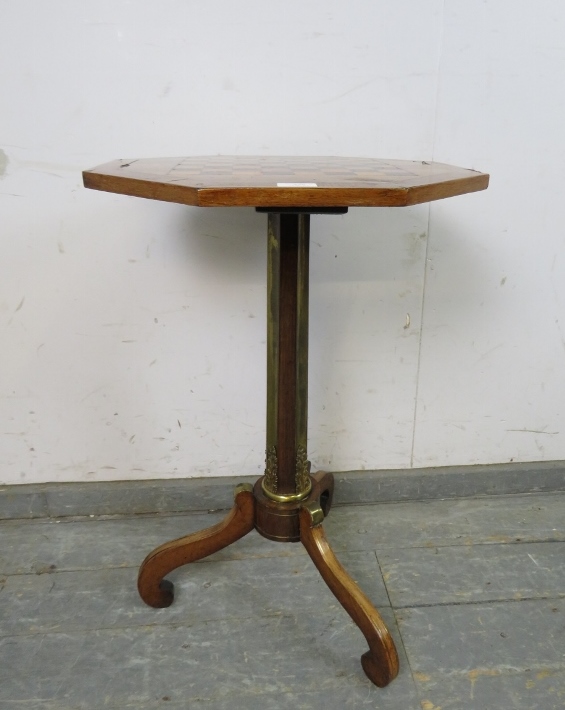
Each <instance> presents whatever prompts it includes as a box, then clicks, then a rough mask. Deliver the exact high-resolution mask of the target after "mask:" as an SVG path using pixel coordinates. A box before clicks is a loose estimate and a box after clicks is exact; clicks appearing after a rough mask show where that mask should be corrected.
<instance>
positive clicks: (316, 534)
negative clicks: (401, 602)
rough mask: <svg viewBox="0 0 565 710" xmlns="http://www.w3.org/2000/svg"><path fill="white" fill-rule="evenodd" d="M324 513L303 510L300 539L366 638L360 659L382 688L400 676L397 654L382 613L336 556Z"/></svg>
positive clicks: (313, 508) (315, 506)
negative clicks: (325, 526) (324, 521)
mask: <svg viewBox="0 0 565 710" xmlns="http://www.w3.org/2000/svg"><path fill="white" fill-rule="evenodd" d="M323 520H324V512H323V510H322V508H321V506H320V505H318V503H316V502H314V503H305V504H303V505H302V508H301V510H300V539H301V540H302V544H303V545H304V547H305V548H306V551H307V552H308V554H309V555H310V557H311V558H312V561H313V562H314V564H315V565H316V567H317V569H318V571H319V573H320V574H321V575H322V578H323V580H324V582H325V583H326V584H327V585H328V587H329V588H330V589H331V591H332V592H333V594H334V595H335V597H336V599H337V600H338V602H339V603H340V604H341V605H342V606H343V608H344V609H345V610H346V611H347V613H348V614H349V616H350V617H351V618H352V619H353V621H354V623H355V624H356V625H357V626H358V627H359V628H360V630H361V632H362V633H363V635H364V636H365V638H366V639H367V643H368V644H369V650H368V651H367V652H366V653H364V654H363V655H362V656H361V665H362V666H363V670H364V671H365V674H366V676H367V677H368V678H369V680H371V681H372V682H373V683H374V684H375V685H378V686H379V688H383V687H384V686H385V685H388V684H389V683H390V682H391V680H394V678H396V676H397V675H398V653H397V652H396V647H395V645H394V641H393V640H392V637H391V635H390V632H389V630H388V629H387V627H386V626H385V623H384V621H383V620H382V618H381V615H380V614H379V612H378V611H377V610H376V609H375V608H374V606H373V605H372V604H371V602H370V601H369V599H368V598H367V597H366V596H365V594H364V593H363V592H362V591H361V590H360V589H359V587H358V586H357V584H356V583H355V582H354V581H353V580H352V579H351V577H350V576H349V575H348V574H347V572H346V571H345V570H344V568H343V567H342V566H341V564H340V563H339V560H338V559H337V557H336V556H335V554H334V553H333V550H332V549H331V547H330V545H329V543H328V541H327V538H326V536H325V533H324V529H323V527H322V521H323Z"/></svg>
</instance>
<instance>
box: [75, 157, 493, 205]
mask: <svg viewBox="0 0 565 710" xmlns="http://www.w3.org/2000/svg"><path fill="white" fill-rule="evenodd" d="M83 179H84V184H85V187H88V188H92V189H94V190H103V191H106V192H116V193H120V194H125V195H133V196H136V197H145V198H149V199H153V200H164V201H167V202H179V203H181V204H186V205H197V206H201V207H225V206H253V207H338V206H339V207H401V206H406V205H414V204H419V203H422V202H430V201H432V200H439V199H443V198H445V197H453V196H455V195H462V194H464V193H467V192H476V191H477V190H484V189H486V188H487V186H488V180H489V176H488V175H486V174H485V173H480V172H477V171H475V170H468V169H465V168H458V167H454V166H452V165H445V164H443V163H435V162H426V161H415V160H381V159H375V158H340V157H329V158H320V157H306V156H303V157H270V156H207V157H185V158H140V159H127V160H114V161H112V162H111V163H106V164H104V165H99V166H98V167H96V168H92V169H91V170H85V171H84V172H83Z"/></svg>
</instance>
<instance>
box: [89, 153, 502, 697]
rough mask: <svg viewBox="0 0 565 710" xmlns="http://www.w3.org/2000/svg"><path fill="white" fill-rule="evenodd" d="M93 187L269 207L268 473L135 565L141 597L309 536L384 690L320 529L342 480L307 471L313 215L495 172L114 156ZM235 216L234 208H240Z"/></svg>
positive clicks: (385, 657)
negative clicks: (193, 566)
mask: <svg viewBox="0 0 565 710" xmlns="http://www.w3.org/2000/svg"><path fill="white" fill-rule="evenodd" d="M83 179H84V185H85V187H88V188H92V189H95V190H104V191H107V192H115V193H121V194H125V195H134V196H137V197H145V198H149V199H153V200H164V201H168V202H178V203H181V204H185V205H197V206H200V207H226V206H232V207H241V206H252V207H255V208H256V209H257V210H258V211H259V212H265V213H267V214H268V230H267V232H268V234H267V237H268V266H267V316H268V317H267V422H266V454H265V473H264V475H263V476H262V477H261V478H260V479H259V480H258V481H257V482H256V483H255V485H253V486H252V485H250V484H247V483H241V484H239V485H238V486H236V489H235V500H234V506H233V508H232V510H231V512H230V513H229V514H228V515H227V517H226V518H225V519H224V520H223V521H222V522H221V523H219V524H217V525H214V526H213V527H210V528H208V529H206V530H203V531H201V532H198V533H195V534H192V535H187V536H186V537H182V538H180V539H178V540H173V541H171V542H166V543H165V544H163V545H161V546H160V547H157V548H156V549H155V550H153V551H152V552H151V553H150V554H149V555H148V556H147V557H146V558H145V560H144V561H143V563H142V565H141V568H140V570H139V577H138V589H139V593H140V595H141V598H142V599H143V601H145V602H146V603H147V604H149V605H150V606H153V607H158V608H159V607H167V606H169V605H170V604H171V603H172V601H173V585H172V584H171V582H170V581H168V580H167V579H165V577H166V575H167V574H168V573H169V572H171V571H172V570H174V569H176V568H178V567H180V566H182V565H185V564H187V563H189V562H194V561H195V560H199V559H202V558H203V557H206V556H207V555H210V554H212V553H213V552H216V551H217V550H220V549H222V548H224V547H226V546H227V545H230V544H231V543H232V542H235V541H236V540H239V539H240V538H241V537H243V536H244V535H246V534H247V533H249V532H251V531H252V530H254V529H255V530H257V532H259V533H260V534H261V535H263V536H264V537H266V538H269V539H270V540H276V541H279V542H298V541H300V542H302V544H303V545H304V547H305V548H306V550H307V552H308V554H309V555H310V557H311V559H312V561H313V562H314V564H315V565H316V567H317V569H318V570H319V572H320V574H321V575H322V578H323V579H324V581H325V582H326V584H327V585H328V587H329V588H330V589H331V591H332V592H333V593H334V595H335V596H336V598H337V599H338V601H339V602H340V603H341V605H342V606H343V607H344V608H345V609H346V611H347V612H348V613H349V615H350V616H351V618H352V620H353V622H354V623H355V624H356V625H357V626H358V627H359V629H360V630H361V631H362V633H363V634H364V636H365V638H366V640H367V643H368V646H369V650H368V651H366V652H365V653H364V654H363V655H362V657H361V663H362V666H363V670H364V671H365V673H366V675H367V677H368V678H369V679H370V680H371V681H372V682H373V683H375V684H376V685H378V686H379V687H384V686H386V685H387V684H388V683H390V682H391V681H392V680H393V679H394V678H395V677H396V675H397V674H398V654H397V651H396V648H395V645H394V642H393V640H392V637H391V635H390V632H389V630H388V629H387V627H386V626H385V624H384V622H383V620H382V618H381V616H380V614H379V613H378V611H377V610H376V609H375V608H374V607H373V605H372V604H371V602H370V601H369V599H368V598H367V597H366V596H365V594H364V593H363V592H362V591H361V590H360V589H359V587H358V586H357V585H356V584H355V582H354V581H353V580H352V579H351V577H350V576H349V575H348V574H347V572H346V571H345V570H344V568H343V567H342V566H341V565H340V563H339V561H338V560H337V558H336V556H335V555H334V553H333V551H332V549H331V547H330V545H329V544H328V541H327V539H326V537H325V534H324V529H323V525H322V523H323V521H324V519H325V518H326V517H327V515H328V513H329V512H330V508H331V504H332V497H333V489H334V481H333V476H332V474H331V473H327V472H323V471H320V472H317V473H311V471H310V462H309V461H308V453H307V425H308V260H309V230H310V215H312V214H344V213H346V212H347V210H348V208H349V207H402V206H406V205H414V204H418V203H422V202H429V201H431V200H438V199H442V198H446V197H452V196H455V195H462V194H464V193H467V192H475V191H477V190H484V189H486V188H487V186H488V180H489V176H488V175H486V174H484V173H479V172H476V171H473V170H466V169H463V168H457V167H453V166H450V165H444V164H441V163H435V162H427V161H407V160H378V159H372V158H341V157H328V158H321V157H268V156H252V157H248V156H209V157H186V158H155V159H143V158H142V159H128V160H115V161H113V162H111V163H107V164H105V165H100V166H98V167H96V168H93V169H92V170H86V171H85V172H84V173H83ZM234 218H235V214H234Z"/></svg>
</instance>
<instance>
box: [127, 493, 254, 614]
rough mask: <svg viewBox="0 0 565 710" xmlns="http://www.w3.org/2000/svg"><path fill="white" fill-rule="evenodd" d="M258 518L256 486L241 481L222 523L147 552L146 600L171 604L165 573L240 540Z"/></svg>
mask: <svg viewBox="0 0 565 710" xmlns="http://www.w3.org/2000/svg"><path fill="white" fill-rule="evenodd" d="M254 522H255V499H254V497H253V486H251V485H250V484H248V483H241V484H240V485H238V486H237V487H236V489H235V503H234V507H233V508H232V509H231V511H230V513H229V514H228V515H227V517H226V518H225V519H224V520H222V522H221V523H218V524H217V525H213V526H212V527H210V528H207V529H206V530H201V531H200V532H197V533H193V534H192V535H186V536H185V537H181V538H179V539H178V540H172V541H171V542H166V543H165V544H164V545H161V546H160V547H157V548H155V550H153V552H150V553H149V555H147V557H146V558H145V560H144V561H143V563H142V564H141V567H140V569H139V576H138V578H137V588H138V590H139V594H140V596H141V598H142V599H143V601H144V602H145V603H146V604H149V606H153V607H156V608H162V607H167V606H170V605H171V604H172V603H173V598H174V594H173V585H172V583H171V582H169V581H168V580H166V579H164V577H165V575H166V574H168V573H169V572H172V570H174V569H177V567H182V565H186V564H187V563H188V562H195V561H196V560H201V559H202V558H203V557H207V556H208V555H211V554H212V553H213V552H217V551H218V550H221V549H222V548H224V547H227V546H228V545H230V544H231V543H232V542H235V541H236V540H239V539H240V538H241V537H243V536H244V535H247V533H248V532H251V530H253V528H254Z"/></svg>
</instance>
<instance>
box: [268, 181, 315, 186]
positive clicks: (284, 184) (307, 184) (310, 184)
mask: <svg viewBox="0 0 565 710" xmlns="http://www.w3.org/2000/svg"><path fill="white" fill-rule="evenodd" d="M277 187H318V186H317V185H316V183H315V182H277Z"/></svg>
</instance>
